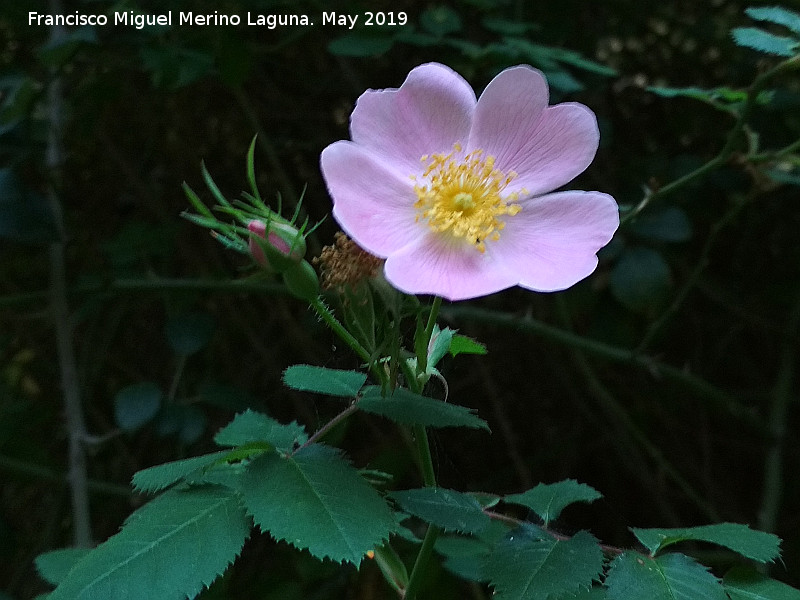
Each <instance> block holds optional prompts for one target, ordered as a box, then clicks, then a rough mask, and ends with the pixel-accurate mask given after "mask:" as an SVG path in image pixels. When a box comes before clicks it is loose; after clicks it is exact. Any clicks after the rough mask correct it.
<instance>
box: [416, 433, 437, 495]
mask: <svg viewBox="0 0 800 600" xmlns="http://www.w3.org/2000/svg"><path fill="white" fill-rule="evenodd" d="M414 443H415V445H416V447H417V455H418V456H419V461H420V470H421V471H422V481H423V482H424V483H425V485H426V486H427V487H436V473H435V471H434V468H433V459H432V458H431V447H430V444H429V443H428V432H427V431H425V427H423V426H422V425H414Z"/></svg>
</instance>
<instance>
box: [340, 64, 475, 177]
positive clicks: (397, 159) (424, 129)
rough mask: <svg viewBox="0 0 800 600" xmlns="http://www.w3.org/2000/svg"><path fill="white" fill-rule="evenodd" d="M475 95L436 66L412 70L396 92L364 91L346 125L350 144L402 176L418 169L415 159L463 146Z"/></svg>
mask: <svg viewBox="0 0 800 600" xmlns="http://www.w3.org/2000/svg"><path fill="white" fill-rule="evenodd" d="M475 103H476V99H475V92H473V91H472V88H471V87H470V86H469V84H468V83H467V82H466V81H464V79H463V78H462V77H461V76H460V75H459V74H458V73H456V72H455V71H453V70H451V69H450V68H448V67H445V66H444V65H440V64H438V63H430V64H425V65H421V66H419V67H416V68H415V69H413V70H412V71H411V72H410V73H409V74H408V77H407V78H406V80H405V82H403V85H401V86H400V88H399V89H388V90H367V91H366V92H364V93H363V94H362V95H361V97H360V98H359V99H358V102H357V103H356V107H355V109H354V110H353V114H352V116H351V120H350V133H351V137H352V138H353V141H354V142H356V143H357V144H359V145H361V146H363V147H365V148H368V149H369V150H372V151H373V152H375V153H376V154H378V155H380V156H381V157H382V158H385V159H386V160H387V161H391V163H392V164H393V165H394V166H395V168H397V169H399V170H400V171H401V172H402V173H403V174H405V175H411V174H415V173H419V172H420V171H421V170H422V169H423V165H422V163H421V161H420V158H421V157H422V156H423V155H429V154H433V153H436V152H448V151H450V150H452V149H453V144H455V143H456V142H460V143H461V144H465V143H466V142H467V137H468V136H469V130H470V125H471V123H472V114H473V112H474V110H475Z"/></svg>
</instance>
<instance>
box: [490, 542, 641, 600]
mask: <svg viewBox="0 0 800 600" xmlns="http://www.w3.org/2000/svg"><path fill="white" fill-rule="evenodd" d="M602 570H603V552H602V550H601V549H600V546H599V544H598V543H597V540H595V538H594V537H593V536H592V535H591V534H590V533H587V532H586V531H580V532H578V533H577V534H575V535H574V536H573V537H572V538H570V539H568V540H556V539H554V538H550V537H547V538H535V537H531V536H530V535H526V533H525V532H521V531H519V530H517V531H515V532H512V534H511V535H510V536H509V538H508V539H507V540H505V541H504V542H501V543H500V544H499V545H498V546H497V547H496V548H495V550H494V552H492V554H491V555H490V556H489V559H488V561H487V563H486V572H487V573H488V575H489V577H490V580H491V584H492V586H494V588H495V590H496V592H495V596H494V597H495V598H497V600H548V599H549V598H553V597H558V595H560V594H566V593H576V592H579V591H580V590H581V589H585V588H589V587H591V585H592V581H593V580H595V579H598V578H599V577H600V574H601V572H602ZM641 598H642V599H644V598H647V600H651V598H650V597H649V596H641Z"/></svg>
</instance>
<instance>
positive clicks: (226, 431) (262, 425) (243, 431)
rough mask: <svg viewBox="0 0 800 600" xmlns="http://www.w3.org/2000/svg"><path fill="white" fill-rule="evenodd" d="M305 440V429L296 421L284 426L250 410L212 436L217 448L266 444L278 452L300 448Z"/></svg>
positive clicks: (306, 437)
mask: <svg viewBox="0 0 800 600" xmlns="http://www.w3.org/2000/svg"><path fill="white" fill-rule="evenodd" d="M307 440H308V435H307V434H306V431H305V429H303V427H302V425H299V424H298V423H297V422H296V421H292V422H291V423H289V424H288V425H284V424H283V423H279V422H278V421H276V420H275V419H273V418H272V417H269V416H267V415H265V414H263V413H260V412H256V411H254V410H250V409H248V410H246V411H245V412H243V413H239V414H238V415H236V416H235V417H234V418H233V421H231V422H230V423H228V424H227V425H226V426H225V427H223V428H222V429H220V430H219V431H218V432H217V435H215V436H214V442H215V443H216V444H217V445H218V446H244V445H245V444H253V443H257V442H267V443H268V444H270V445H272V446H274V447H275V448H278V449H280V450H289V449H291V448H293V447H294V446H295V445H300V446H302V445H303V444H305V443H306V441H307Z"/></svg>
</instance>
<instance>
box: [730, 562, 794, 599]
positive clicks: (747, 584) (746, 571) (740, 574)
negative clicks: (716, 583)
mask: <svg viewBox="0 0 800 600" xmlns="http://www.w3.org/2000/svg"><path fill="white" fill-rule="evenodd" d="M722 583H723V585H724V587H725V591H726V592H728V596H730V598H731V600H800V590H796V589H795V588H793V587H791V586H788V585H786V584H785V583H781V582H780V581H775V580H774V579H770V578H769V577H766V576H764V575H762V574H761V573H759V572H758V571H756V570H755V569H753V568H751V567H745V566H738V567H734V568H733V569H731V570H730V571H728V572H727V573H726V574H725V577H724V578H723V580H722Z"/></svg>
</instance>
